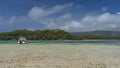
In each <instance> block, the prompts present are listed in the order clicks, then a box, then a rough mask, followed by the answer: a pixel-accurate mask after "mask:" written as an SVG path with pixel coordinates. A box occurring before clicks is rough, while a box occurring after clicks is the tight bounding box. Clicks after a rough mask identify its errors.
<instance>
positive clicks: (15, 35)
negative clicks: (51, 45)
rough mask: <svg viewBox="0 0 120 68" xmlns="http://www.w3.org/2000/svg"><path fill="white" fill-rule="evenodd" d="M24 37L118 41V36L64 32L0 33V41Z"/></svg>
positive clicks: (31, 38) (25, 31) (33, 38)
mask: <svg viewBox="0 0 120 68" xmlns="http://www.w3.org/2000/svg"><path fill="white" fill-rule="evenodd" d="M19 37H26V38H27V39H28V40H83V39H120V36H104V35H85V34H83V35H73V34H71V33H68V32H65V31H64V30H60V29H54V30H34V31H30V30H16V31H12V32H3V33H0V40H17V39H18V38H19Z"/></svg>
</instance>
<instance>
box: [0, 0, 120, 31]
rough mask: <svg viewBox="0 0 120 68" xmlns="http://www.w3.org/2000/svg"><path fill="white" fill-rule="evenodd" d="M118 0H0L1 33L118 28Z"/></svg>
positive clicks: (111, 29)
mask: <svg viewBox="0 0 120 68" xmlns="http://www.w3.org/2000/svg"><path fill="white" fill-rule="evenodd" d="M119 6H120V0H0V32H6V31H13V30H17V29H28V30H36V29H56V28H59V29H63V30H65V31H69V32H79V31H95V30H110V31H119V29H120V7H119Z"/></svg>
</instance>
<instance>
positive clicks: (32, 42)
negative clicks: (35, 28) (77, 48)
mask: <svg viewBox="0 0 120 68" xmlns="http://www.w3.org/2000/svg"><path fill="white" fill-rule="evenodd" d="M51 43H52V44H53V43H65V44H68V43H69V44H113V45H120V40H28V41H27V44H51ZM0 44H17V40H10V41H5V40H0Z"/></svg>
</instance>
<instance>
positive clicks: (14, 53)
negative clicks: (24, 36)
mask: <svg viewBox="0 0 120 68" xmlns="http://www.w3.org/2000/svg"><path fill="white" fill-rule="evenodd" d="M0 68H120V46H112V45H99V44H98V45H96V44H95V45H92V44H78V45H73V44H25V45H19V44H0Z"/></svg>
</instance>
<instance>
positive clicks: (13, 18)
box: [9, 16, 16, 24]
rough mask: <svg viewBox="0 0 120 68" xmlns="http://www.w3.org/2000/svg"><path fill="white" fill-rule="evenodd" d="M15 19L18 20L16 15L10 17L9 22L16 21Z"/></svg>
mask: <svg viewBox="0 0 120 68" xmlns="http://www.w3.org/2000/svg"><path fill="white" fill-rule="evenodd" d="M15 21H16V17H15V16H12V17H11V18H10V20H9V23H11V24H12V23H15Z"/></svg>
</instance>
